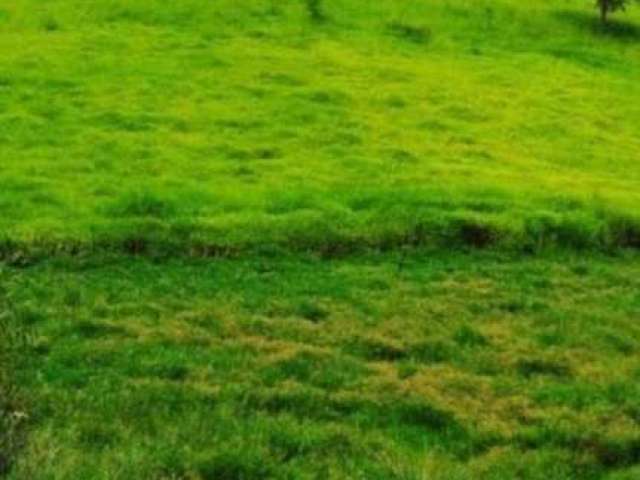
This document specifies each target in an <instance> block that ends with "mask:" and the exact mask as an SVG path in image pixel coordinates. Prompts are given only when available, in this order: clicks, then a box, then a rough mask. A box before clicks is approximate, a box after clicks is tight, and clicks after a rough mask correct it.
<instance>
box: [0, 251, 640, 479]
mask: <svg viewBox="0 0 640 480" xmlns="http://www.w3.org/2000/svg"><path fill="white" fill-rule="evenodd" d="M639 265H640V263H638V262H637V257H636V256H630V257H621V258H615V259H614V258H611V257H600V256H597V257H586V258H585V257H581V256H580V257H579V256H573V255H562V256H560V255H559V256H553V257H551V258H544V259H533V258H525V259H521V258H516V257H507V256H500V255H495V254H472V255H470V254H451V253H446V252H431V253H422V254H418V253H414V254H412V255H410V256H408V257H407V258H406V259H405V264H404V268H403V269H402V271H399V270H398V262H397V259H396V258H394V257H390V256H366V257H355V258H351V259H349V260H333V261H324V260H319V259H317V258H313V257H293V258H278V259H271V260H265V259H264V258H252V259H243V260H234V261H231V260H226V261H222V262H213V263H212V262H205V261H201V260H199V261H193V262H189V263H185V262H182V261H179V262H175V261H169V262H163V263H161V264H154V263H151V262H149V261H148V260H143V259H138V260H135V259H131V258H122V259H119V260H114V261H113V262H110V263H106V264H100V265H96V264H94V263H91V262H88V263H84V264H78V263H77V261H76V260H71V261H68V260H67V261H57V262H53V263H45V264H41V265H39V266H37V267H32V268H30V269H26V270H21V269H15V268H5V269H3V270H2V273H1V274H0V281H1V282H2V284H3V285H4V288H5V297H6V302H5V304H4V308H5V309H6V312H7V313H6V314H7V315H9V317H10V318H11V319H12V321H14V322H22V323H23V324H24V325H26V326H28V327H27V328H29V331H30V332H31V334H32V338H31V341H30V344H29V347H28V350H27V352H28V354H27V357H28V358H29V359H30V361H29V362H27V363H28V364H27V366H26V367H24V368H23V369H21V371H20V374H19V378H18V379H17V381H18V384H19V385H21V386H22V387H23V389H24V391H26V392H29V400H28V407H27V411H28V412H29V419H28V420H29V427H28V428H29V433H30V435H29V441H28V443H27V445H26V447H25V449H24V450H23V452H22V454H21V456H20V457H19V460H18V463H17V465H16V469H15V470H14V474H13V475H14V476H13V477H9V478H30V479H31V478H33V479H37V478H43V479H44V478H46V479H56V478H60V479H63V478H64V479H67V478H109V479H111V478H122V479H126V478H166V479H168V478H202V479H226V478H230V479H240V478H248V479H253V478H283V479H284V478H287V479H288V478H380V479H393V478H398V479H424V478H442V479H452V478H460V479H467V478H473V479H484V478H486V479H511V478H514V472H517V473H515V474H516V475H517V478H525V479H536V478H543V477H544V478H551V479H576V478H580V479H598V478H607V479H622V478H624V479H631V478H635V477H636V476H637V474H638V466H637V464H638V463H639V462H640V416H639V414H640V411H639V409H638V407H639V405H640V389H639V388H638V385H640V355H639V353H640V329H639V328H638V325H637V324H636V322H634V321H632V319H633V318H634V317H635V316H637V314H638V312H639V311H640V299H639V297H638V294H637V292H638V291H639V289H640V280H639V279H640V266H639ZM319 312H322V313H319Z"/></svg>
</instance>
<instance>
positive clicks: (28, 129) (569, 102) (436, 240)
mask: <svg viewBox="0 0 640 480" xmlns="http://www.w3.org/2000/svg"><path fill="white" fill-rule="evenodd" d="M309 4H310V5H315V2H309ZM305 5H306V3H305V2H303V1H302V0H300V1H298V0H286V1H275V0H271V1H267V0H251V1H243V2H237V1H235V0H234V1H216V2H205V1H203V0H187V1H182V2H178V3H173V4H170V5H169V4H166V2H160V1H147V0H144V1H143V0H139V1H127V2H124V1H107V0H100V1H97V2H92V3H91V4H90V5H89V4H87V3H86V2H79V1H76V0H64V1H52V2H47V3H46V5H45V4H41V3H38V2H35V1H34V0H17V1H15V2H11V4H10V5H5V6H3V7H2V14H1V16H0V34H1V35H2V40H1V42H2V43H1V44H0V53H2V55H1V57H0V58H1V60H0V71H1V72H2V73H1V74H0V92H1V95H0V155H1V157H2V158H3V159H4V161H3V164H2V170H1V174H2V180H3V191H2V192H1V193H0V207H1V208H2V210H3V212H4V214H3V215H2V218H1V219H0V231H1V232H3V236H4V237H6V238H5V242H4V243H5V244H6V245H7V247H6V248H5V249H4V250H6V251H8V252H10V253H11V254H15V252H24V251H26V252H34V251H36V252H44V253H45V254H49V253H51V252H55V251H57V250H60V249H67V250H68V249H71V250H73V249H82V250H96V249H97V250H104V249H116V250H122V249H125V250H131V243H132V242H133V243H134V244H135V245H138V247H139V248H144V249H155V250H159V251H162V252H170V253H171V254H175V252H181V253H187V254H189V253H191V252H193V251H196V252H201V251H203V250H204V251H207V250H215V251H218V250H222V251H225V252H227V251H234V252H235V251H247V250H251V251H255V250H261V249H264V248H267V247H276V248H284V249H285V250H289V251H307V250H309V249H312V250H320V251H323V250H329V251H333V250H353V249H356V248H359V247H360V246H365V247H375V248H384V247H389V246H395V245H398V244H406V243H411V242H413V243H420V244H428V245H435V244H445V245H449V244H450V242H451V241H452V240H456V241H458V242H460V243H463V244H468V243H471V244H474V243H476V242H480V243H499V244H501V245H503V246H508V247H513V248H518V249H540V248H545V247H547V246H555V245H557V244H560V245H562V246H569V247H574V246H587V247H593V248H606V249H610V248H617V247H619V246H629V245H632V246H637V245H638V244H640V220H639V219H638V215H637V210H638V206H639V205H640V196H639V194H638V191H639V189H638V184H639V179H640V177H639V176H638V173H637V168H635V166H636V162H637V159H638V156H637V151H638V148H639V147H640V145H639V144H638V138H639V133H640V132H639V127H638V125H640V111H638V108H637V103H638V102H637V99H638V98H639V97H640V90H639V89H640V87H639V86H638V82H637V77H638V66H637V65H638V59H639V54H638V49H637V41H638V39H640V33H638V32H639V31H640V30H639V29H640V27H637V26H636V23H623V22H633V21H635V20H637V17H638V14H637V12H635V13H634V12H633V11H631V12H630V13H629V14H628V15H625V16H624V17H621V18H620V19H619V20H618V23H615V24H614V25H612V26H611V27H609V29H606V30H602V29H599V28H598V27H597V23H595V17H594V15H593V12H591V11H590V10H589V8H588V6H585V5H583V2H582V1H578V0H575V1H569V2H565V1H562V2H560V1H542V0H537V1H530V2H527V3H526V4H523V3H522V2H515V1H514V2H508V1H507V0H502V1H499V2H494V1H491V2H489V1H477V0H474V1H467V2H459V1H456V2H447V1H442V2H431V1H429V2H422V1H417V0H416V1H413V0H412V1H409V2H384V3H381V2H373V3H372V2H365V1H361V0H327V1H325V2H321V3H320V8H321V10H320V11H319V12H320V13H315V14H313V15H312V16H310V15H309V12H308V11H307V9H306V8H305ZM310 8H311V10H312V11H315V10H314V8H317V7H313V6H311V7H310ZM318 15H319V16H321V17H322V18H323V19H324V20H323V21H321V22H319V21H317V19H316V20H314V18H315V17H316V16H318ZM312 17H313V18H312ZM465 232H467V233H469V232H471V233H470V234H468V235H467V234H465ZM478 232H481V233H480V238H479V239H478V235H477V233H478ZM142 245H144V247H143V246H142ZM134 250H135V248H134ZM30 254H31V253H30ZM5 256H10V254H6V255H5Z"/></svg>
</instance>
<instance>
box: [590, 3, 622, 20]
mask: <svg viewBox="0 0 640 480" xmlns="http://www.w3.org/2000/svg"><path fill="white" fill-rule="evenodd" d="M628 3H629V0H597V1H596V5H597V6H598V8H599V9H600V18H601V20H602V21H603V22H606V21H607V19H608V17H609V13H613V12H617V11H618V10H624V9H625V8H626V7H627V5H628Z"/></svg>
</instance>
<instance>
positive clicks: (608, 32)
mask: <svg viewBox="0 0 640 480" xmlns="http://www.w3.org/2000/svg"><path fill="white" fill-rule="evenodd" d="M555 16H556V17H557V18H558V19H560V20H562V21H564V22H567V23H569V24H571V25H573V26H574V27H576V28H578V29H580V30H584V31H587V32H590V33H591V34H593V35H597V36H601V37H605V38H612V39H615V40H619V41H624V42H640V26H639V25H636V24H635V23H632V22H629V21H625V20H621V19H619V18H612V19H611V20H609V22H608V23H606V24H603V23H602V22H601V21H600V19H599V18H598V16H597V15H596V14H594V13H589V12H576V11H573V10H562V11H559V12H557V13H556V15H555Z"/></svg>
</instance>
